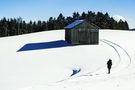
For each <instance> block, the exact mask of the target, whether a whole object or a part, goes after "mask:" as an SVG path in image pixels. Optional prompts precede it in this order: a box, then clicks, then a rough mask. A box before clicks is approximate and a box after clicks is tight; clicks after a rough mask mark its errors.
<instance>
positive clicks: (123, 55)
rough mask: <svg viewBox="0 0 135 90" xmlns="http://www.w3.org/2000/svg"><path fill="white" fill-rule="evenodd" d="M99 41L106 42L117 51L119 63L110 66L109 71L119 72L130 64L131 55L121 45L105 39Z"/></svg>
mask: <svg viewBox="0 0 135 90" xmlns="http://www.w3.org/2000/svg"><path fill="white" fill-rule="evenodd" d="M100 41H101V42H104V43H106V44H108V45H109V46H110V47H112V48H114V49H115V51H116V52H117V54H118V56H119V57H120V58H119V64H118V65H117V66H116V67H113V68H112V71H111V72H112V73H114V72H119V71H121V70H123V69H125V68H127V67H129V66H130V64H131V61H132V60H131V57H130V55H129V54H128V52H127V51H126V50H125V49H124V48H123V47H121V46H120V45H118V44H116V43H114V42H111V41H109V40H106V39H101V40H100Z"/></svg>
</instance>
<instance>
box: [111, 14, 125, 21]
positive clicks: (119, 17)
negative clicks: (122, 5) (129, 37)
mask: <svg viewBox="0 0 135 90" xmlns="http://www.w3.org/2000/svg"><path fill="white" fill-rule="evenodd" d="M113 19H114V20H115V21H117V22H119V21H120V20H122V21H124V22H125V21H126V19H125V18H124V17H123V16H120V15H114V16H113Z"/></svg>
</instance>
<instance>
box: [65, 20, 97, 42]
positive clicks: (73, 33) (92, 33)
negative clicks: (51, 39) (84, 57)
mask: <svg viewBox="0 0 135 90" xmlns="http://www.w3.org/2000/svg"><path fill="white" fill-rule="evenodd" d="M65 39H66V41H67V42H69V43H71V44H73V45H76V44H82V45H83V44H98V42H99V30H98V28H97V27H95V26H94V25H92V24H90V23H88V22H86V21H84V22H83V23H80V24H78V25H76V26H75V27H73V28H71V29H66V31H65Z"/></svg>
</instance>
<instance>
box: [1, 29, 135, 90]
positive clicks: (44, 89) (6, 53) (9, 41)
mask: <svg viewBox="0 0 135 90" xmlns="http://www.w3.org/2000/svg"><path fill="white" fill-rule="evenodd" d="M134 38H135V32H134V31H120V30H100V42H99V45H79V46H67V47H61V48H52V49H39V50H31V51H20V52H17V51H18V50H19V49H21V48H22V47H23V46H24V45H26V44H28V43H42V42H50V41H57V40H64V30H56V31H47V32H39V33H33V34H26V35H20V36H13V37H6V38H0V90H135V85H134V83H135V48H134V46H135V41H134ZM109 59H112V61H113V65H112V69H111V74H107V68H106V63H107V61H108V60H109ZM73 70H76V71H78V73H77V74H75V75H73V76H71V75H72V74H73Z"/></svg>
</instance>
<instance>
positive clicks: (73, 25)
mask: <svg viewBox="0 0 135 90" xmlns="http://www.w3.org/2000/svg"><path fill="white" fill-rule="evenodd" d="M82 22H84V20H75V21H74V22H73V23H71V24H69V25H67V26H66V27H64V28H65V29H70V28H73V27H75V26H76V25H78V24H80V23H82Z"/></svg>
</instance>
